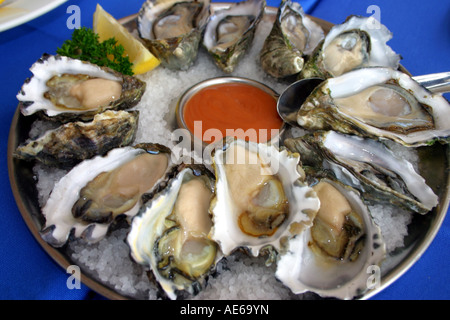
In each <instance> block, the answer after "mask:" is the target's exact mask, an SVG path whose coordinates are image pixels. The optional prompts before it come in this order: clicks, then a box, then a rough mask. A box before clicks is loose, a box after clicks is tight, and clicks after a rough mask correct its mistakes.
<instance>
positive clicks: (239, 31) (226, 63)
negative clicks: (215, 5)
mask: <svg viewBox="0 0 450 320" xmlns="http://www.w3.org/2000/svg"><path fill="white" fill-rule="evenodd" d="M265 6H266V1H265V0H247V1H242V2H238V3H232V4H230V6H229V8H227V9H222V10H217V11H216V12H214V13H213V14H212V15H211V19H210V21H209V22H208V25H207V26H206V29H205V34H204V36H203V45H204V46H205V48H206V49H207V50H208V52H209V53H210V54H211V56H212V58H213V60H214V62H215V63H216V65H217V66H218V67H219V68H220V69H222V70H223V71H224V72H226V73H231V72H233V70H234V68H235V67H236V65H237V64H238V62H239V60H240V59H241V58H242V57H243V56H244V55H245V53H246V51H247V49H248V48H249V47H250V45H251V43H252V41H253V37H254V35H255V31H256V27H257V25H258V23H259V21H260V20H261V18H262V15H263V14H264V8H265Z"/></svg>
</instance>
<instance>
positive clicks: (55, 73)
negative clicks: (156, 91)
mask: <svg viewBox="0 0 450 320" xmlns="http://www.w3.org/2000/svg"><path fill="white" fill-rule="evenodd" d="M30 71H31V72H32V73H33V76H32V77H31V78H28V79H27V80H25V83H24V85H23V86H22V88H21V90H20V92H19V93H18V94H17V99H18V100H19V107H20V110H21V112H22V114H23V115H25V116H28V115H31V114H34V113H37V114H39V115H40V116H42V117H43V118H45V119H48V120H54V121H60V122H68V121H74V120H82V121H89V120H92V119H93V118H94V116H95V115H96V114H98V113H101V112H104V111H106V110H124V109H129V108H132V107H134V106H135V105H136V104H138V103H139V101H140V99H141V97H142V95H143V94H144V92H145V88H146V84H145V82H143V81H141V80H139V79H137V78H135V77H132V76H128V75H123V74H121V73H119V72H117V71H114V70H112V69H109V68H106V67H99V66H97V65H94V64H91V63H89V62H86V61H81V60H77V59H72V58H68V57H65V56H59V55H55V56H53V55H48V54H44V55H43V56H42V57H41V58H40V59H39V60H38V61H37V62H36V63H34V64H33V65H32V66H31V68H30ZM61 76H66V78H68V79H69V80H68V81H60V79H61ZM51 79H56V80H55V81H53V82H54V83H55V86H56V87H55V88H54V89H52V90H53V91H52V92H53V94H54V95H55V96H57V97H56V99H57V100H59V101H58V102H56V104H55V103H54V102H53V101H52V100H50V98H47V97H48V95H47V93H48V92H49V91H50V88H49V87H48V85H47V84H48V83H49V80H51ZM71 79H72V80H73V83H77V82H78V83H79V81H83V79H105V80H112V81H117V82H119V83H121V85H122V92H121V95H120V97H118V98H117V99H115V100H113V101H111V102H110V103H107V104H105V105H101V106H98V107H96V108H91V109H83V108H79V107H71V106H67V105H65V104H64V103H62V102H61V101H62V100H61V99H60V98H61V97H62V98H63V99H66V97H67V98H69V99H70V100H73V99H75V98H74V97H71V94H70V88H71V81H72V80H71ZM53 94H52V95H53ZM46 96H47V97H46ZM58 97H60V98H58Z"/></svg>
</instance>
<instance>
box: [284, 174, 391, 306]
mask: <svg viewBox="0 0 450 320" xmlns="http://www.w3.org/2000/svg"><path fill="white" fill-rule="evenodd" d="M313 188H314V190H315V191H316V193H317V195H318V197H319V199H320V209H319V211H318V213H317V216H316V217H315V219H314V222H313V225H312V227H310V228H308V229H307V230H305V231H304V232H303V233H301V234H300V235H297V236H296V237H295V238H292V239H291V240H289V242H288V244H287V248H286V251H285V252H283V253H282V254H280V255H279V260H278V262H277V271H276V273H275V275H276V277H277V278H278V279H279V280H280V281H281V282H282V283H283V284H285V285H286V286H287V287H289V288H290V289H291V290H292V291H293V292H294V293H296V294H300V293H304V292H306V291H312V292H315V293H317V294H319V295H321V296H323V297H336V298H340V299H353V298H356V297H359V296H362V295H363V294H364V293H365V292H366V291H367V290H369V289H371V288H373V287H375V286H376V284H377V283H376V281H377V279H376V278H375V277H374V276H373V275H372V272H373V271H374V270H375V268H377V267H378V268H379V266H380V264H381V262H382V261H383V260H384V258H385V244H384V242H383V239H382V236H381V231H380V229H379V228H378V226H377V225H376V224H375V223H374V221H373V219H372V218H371V215H370V212H369V210H368V208H367V207H366V205H365V204H364V203H363V202H362V201H361V199H360V196H359V193H358V192H357V191H355V190H353V189H352V188H350V187H348V186H344V185H342V184H340V183H338V182H335V181H330V180H326V179H324V180H322V181H320V182H319V183H318V184H316V185H314V186H313ZM378 274H379V272H378ZM371 277H372V278H374V279H371ZM372 280H375V281H372ZM379 280H380V279H378V281H379Z"/></svg>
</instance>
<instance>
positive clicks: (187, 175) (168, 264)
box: [127, 164, 220, 299]
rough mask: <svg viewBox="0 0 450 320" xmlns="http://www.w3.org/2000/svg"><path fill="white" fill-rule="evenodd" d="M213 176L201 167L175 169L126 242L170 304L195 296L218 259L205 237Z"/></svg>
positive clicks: (209, 222)
mask: <svg viewBox="0 0 450 320" xmlns="http://www.w3.org/2000/svg"><path fill="white" fill-rule="evenodd" d="M213 194H214V175H213V174H212V173H211V172H210V171H208V170H207V169H206V168H205V167H204V166H202V165H185V164H181V165H179V166H178V173H177V174H176V176H175V177H174V178H172V179H171V180H170V181H169V182H168V185H167V187H166V188H164V189H163V190H161V191H160V192H159V193H157V194H155V195H154V196H153V198H152V199H150V200H149V201H148V202H146V203H145V205H144V206H143V207H142V209H141V210H140V212H139V214H138V215H137V216H135V217H134V218H133V221H132V225H131V230H130V232H129V234H128V237H127V243H128V245H129V247H130V250H131V256H132V258H133V259H134V260H135V261H136V262H138V263H140V264H142V265H146V266H148V267H149V268H150V269H151V271H152V273H153V276H154V278H155V279H156V281H157V282H158V283H159V285H160V286H161V288H162V289H163V290H164V292H165V293H166V295H167V296H168V297H169V298H170V299H177V298H181V297H182V296H183V294H184V292H187V293H190V294H197V293H198V292H199V291H200V290H201V289H202V287H203V286H204V283H205V280H206V277H207V276H208V275H209V273H210V272H211V271H212V270H213V269H214V267H215V264H216V262H217V259H219V258H218V257H220V254H219V252H218V248H217V244H216V243H215V242H214V241H212V240H210V239H209V238H208V234H209V232H210V229H211V226H212V221H211V217H210V214H209V206H210V201H211V199H212V196H213Z"/></svg>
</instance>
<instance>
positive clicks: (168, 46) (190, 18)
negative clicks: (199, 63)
mask: <svg viewBox="0 0 450 320" xmlns="http://www.w3.org/2000/svg"><path fill="white" fill-rule="evenodd" d="M209 7H210V1H209V0H184V1H183V0H170V1H162V0H147V1H145V2H144V4H143V5H142V8H141V10H140V11H139V15H138V31H139V35H140V37H141V39H142V40H143V42H144V44H145V45H146V46H147V47H148V49H149V50H150V51H151V52H152V53H153V54H154V55H155V56H156V57H158V59H160V60H161V64H162V65H163V66H165V67H167V68H169V69H174V70H186V69H188V68H189V67H190V66H191V65H192V63H194V61H195V59H196V57H197V53H198V47H199V44H200V41H201V37H202V33H203V30H204V29H205V27H206V23H207V22H208V19H209V16H210V8H209Z"/></svg>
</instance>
